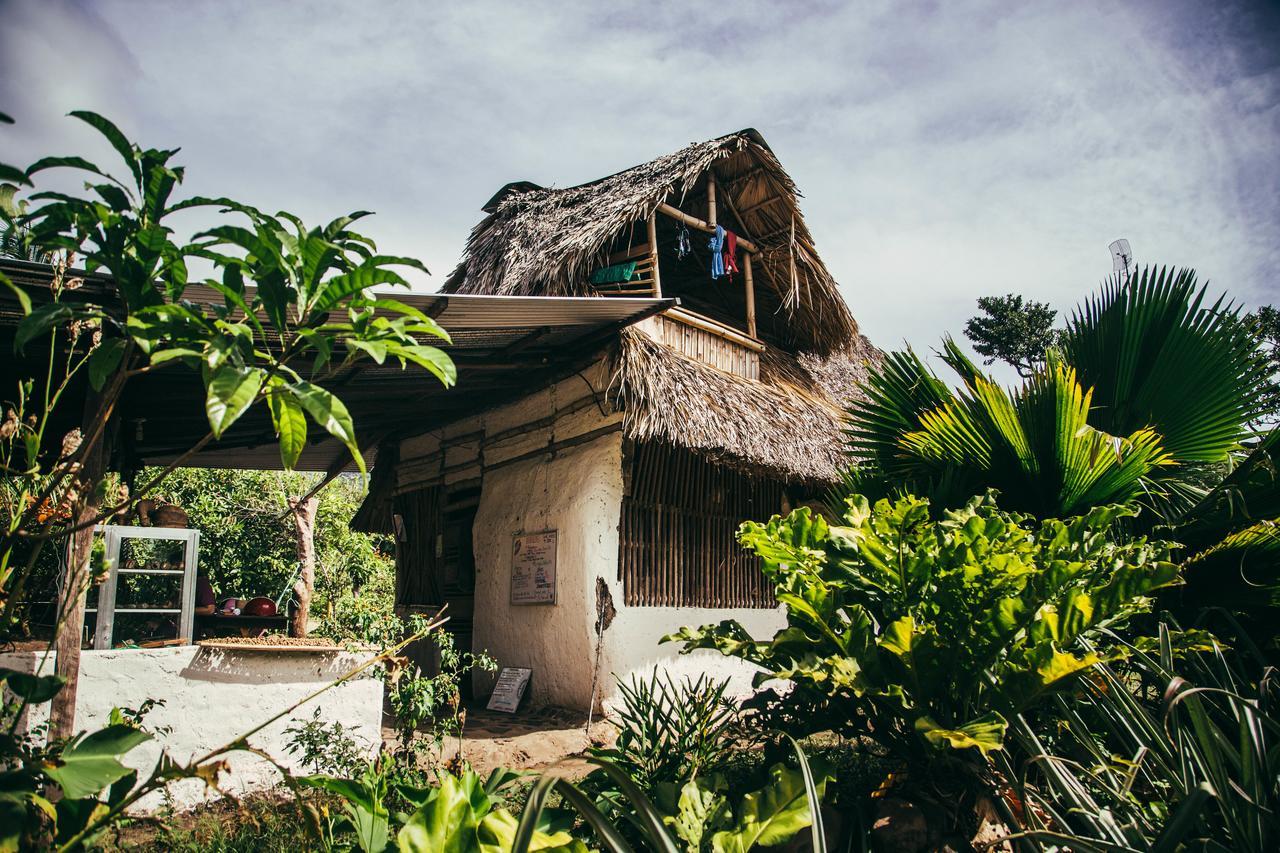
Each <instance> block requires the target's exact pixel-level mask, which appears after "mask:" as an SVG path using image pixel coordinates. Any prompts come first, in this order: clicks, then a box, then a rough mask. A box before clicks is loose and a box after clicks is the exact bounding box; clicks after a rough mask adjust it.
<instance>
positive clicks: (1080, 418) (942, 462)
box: [831, 267, 1280, 603]
mask: <svg viewBox="0 0 1280 853" xmlns="http://www.w3.org/2000/svg"><path fill="white" fill-rule="evenodd" d="M939 355H940V356H941V358H942V360H943V362H944V363H945V364H946V365H947V366H948V367H949V368H951V370H952V371H954V373H955V374H956V376H957V378H958V380H959V384H958V388H956V389H955V390H953V389H952V388H951V387H950V386H948V385H947V383H945V382H943V381H942V380H941V379H939V378H938V377H937V376H936V375H935V374H934V373H933V372H931V371H930V370H929V369H928V367H927V366H926V365H925V364H924V362H923V361H922V360H921V359H920V357H919V356H917V355H916V354H915V353H914V352H912V351H911V350H909V349H908V350H906V351H904V352H897V353H891V354H890V355H888V356H887V357H886V358H885V360H884V363H883V365H882V366H881V368H880V370H879V371H878V372H877V373H874V374H873V375H872V376H871V377H870V378H869V379H868V380H867V382H866V384H865V386H864V388H863V391H864V394H865V401H864V402H862V403H859V404H856V405H855V407H854V408H853V409H851V410H850V412H849V417H848V420H849V426H848V437H849V441H848V447H849V452H850V454H851V458H852V459H853V460H854V462H853V465H852V467H851V469H850V471H849V473H848V476H847V478H846V483H845V484H844V485H843V486H842V487H840V488H838V489H836V490H835V491H834V492H833V494H832V496H831V497H832V498H833V499H834V500H836V501H839V502H843V496H844V495H846V494H850V493H852V492H861V493H862V494H868V495H876V496H879V495H891V494H895V493H904V492H912V493H915V494H918V495H921V496H925V497H928V498H929V499H930V501H931V502H932V503H933V504H934V505H935V506H939V507H956V506H959V505H961V504H962V503H963V502H964V501H965V500H966V499H968V498H969V497H970V496H971V495H974V494H977V493H979V492H982V491H984V490H985V489H987V488H995V489H998V490H999V491H1000V493H1001V497H1000V502H1001V506H1003V507H1007V508H1009V509H1015V510H1020V511H1023V512H1028V513H1031V514H1033V515H1035V516H1038V517H1042V518H1043V517H1055V516H1069V515H1076V514H1080V513H1082V512H1085V511H1087V510H1088V509H1090V508H1091V507H1094V506H1098V505H1100V504H1107V503H1136V504H1138V505H1140V506H1142V507H1143V508H1144V511H1143V512H1142V513H1141V515H1140V516H1139V522H1138V524H1139V527H1140V531H1139V532H1154V533H1158V534H1159V535H1162V536H1165V537H1166V538H1170V539H1175V540H1177V541H1181V542H1184V544H1186V545H1187V546H1188V553H1189V554H1190V556H1189V558H1188V566H1189V569H1190V571H1189V577H1190V578H1191V579H1192V583H1193V586H1198V585H1197V584H1196V583H1195V582H1196V580H1197V579H1204V578H1212V579H1213V581H1214V584H1216V587H1217V588H1218V589H1220V590H1221V591H1223V592H1226V591H1227V588H1228V587H1230V586H1231V584H1222V583H1220V582H1221V581H1222V580H1223V576H1224V573H1223V571H1222V568H1223V566H1226V565H1228V564H1232V565H1234V564H1233V563H1232V561H1236V562H1237V563H1238V564H1239V568H1240V571H1238V572H1236V573H1235V575H1234V576H1235V578H1236V580H1238V581H1242V582H1243V583H1244V584H1245V585H1246V586H1247V588H1249V589H1253V588H1254V587H1259V586H1260V587H1263V588H1265V589H1266V590H1268V592H1267V593H1266V594H1265V595H1263V594H1261V591H1259V590H1255V591H1254V592H1253V594H1252V600H1253V602H1254V603H1257V602H1259V601H1261V600H1262V599H1264V598H1266V597H1268V596H1274V595H1275V594H1276V590H1277V584H1276V570H1275V563H1276V561H1275V556H1276V554H1277V553H1280V489H1277V483H1276V479H1275V472H1276V465H1275V462H1276V459H1277V453H1278V452H1280V445H1278V444H1277V439H1276V438H1275V435H1274V433H1272V434H1270V435H1267V436H1264V437H1260V436H1258V435H1256V434H1255V433H1253V432H1252V431H1251V428H1250V422H1251V421H1252V420H1253V419H1255V418H1256V417H1257V415H1258V414H1259V410H1260V407H1261V406H1262V405H1263V400H1264V395H1263V392H1264V390H1265V388H1266V384H1267V379H1268V372H1269V371H1268V369H1267V366H1266V364H1265V361H1264V359H1262V358H1261V356H1260V354H1259V352H1258V349H1257V345H1256V341H1255V339H1254V338H1253V337H1252V336H1251V335H1250V334H1249V332H1248V330H1247V328H1246V327H1245V325H1244V324H1243V323H1242V320H1241V317H1240V313H1239V309H1238V308H1237V307H1236V306H1234V305H1232V304H1229V303H1227V302H1226V301H1225V297H1224V298H1221V299H1218V300H1217V301H1215V302H1213V303H1211V304H1210V303H1207V302H1206V292H1205V288H1204V287H1202V286H1199V285H1197V283H1196V275H1195V272H1194V271H1192V270H1187V269H1182V270H1176V271H1175V270H1171V269H1169V268H1166V267H1162V268H1159V269H1156V268H1147V269H1144V270H1143V271H1142V272H1141V273H1140V274H1138V275H1135V276H1133V277H1132V278H1131V280H1130V281H1128V282H1120V281H1118V280H1114V281H1111V282H1108V283H1107V284H1106V285H1104V286H1103V288H1102V289H1101V291H1100V292H1099V293H1098V294H1096V295H1095V296H1093V297H1092V298H1090V299H1089V300H1087V301H1086V302H1085V303H1084V305H1082V306H1081V307H1080V308H1079V309H1078V310H1077V311H1076V312H1075V313H1074V315H1073V316H1072V317H1071V318H1070V319H1069V321H1068V325H1067V329H1066V331H1065V332H1064V334H1063V336H1062V338H1061V341H1060V344H1059V346H1058V347H1057V348H1055V349H1052V350H1050V351H1049V352H1048V353H1047V354H1046V358H1045V360H1044V364H1043V365H1042V366H1039V367H1037V368H1036V369H1035V370H1034V371H1032V373H1031V374H1030V375H1029V376H1028V377H1027V378H1025V379H1024V380H1023V381H1022V383H1021V384H1020V385H1018V386H1015V387H1013V388H1009V389H1006V388H1003V387H1001V386H1000V385H999V384H997V383H996V382H995V381H994V380H992V379H991V378H990V377H988V376H986V375H985V374H983V373H982V371H981V370H980V369H979V368H978V367H977V366H975V365H974V364H973V362H972V361H970V360H969V359H968V358H967V357H966V356H965V355H964V353H962V352H961V351H960V349H959V348H958V347H957V346H956V345H955V343H954V342H953V341H952V340H951V339H950V338H947V339H945V340H944V341H943V346H942V351H941V352H940V353H939ZM1240 561H1244V562H1240ZM1246 562H1247V563H1249V564H1250V566H1252V567H1253V571H1252V573H1251V574H1248V575H1246V574H1245V572H1244V568H1245V563H1246ZM1211 566H1216V567H1217V569H1218V570H1216V571H1210V570H1209V567H1211ZM1207 586H1208V587H1209V588H1210V589H1212V588H1213V585H1207ZM1241 591H1242V587H1241V584H1240V583H1237V584H1235V589H1234V594H1236V595H1237V597H1238V596H1239V593H1240V592H1241Z"/></svg>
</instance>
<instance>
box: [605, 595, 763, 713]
mask: <svg viewBox="0 0 1280 853" xmlns="http://www.w3.org/2000/svg"><path fill="white" fill-rule="evenodd" d="M609 589H610V592H611V593H612V595H613V601H614V606H615V607H617V610H618V615H617V616H616V617H615V618H614V620H613V624H612V625H611V626H610V627H609V630H608V631H606V632H605V644H604V654H603V655H602V658H603V663H602V666H601V669H602V670H603V673H604V675H605V677H606V678H607V681H606V682H604V684H603V686H604V687H606V688H607V690H604V691H602V692H601V696H602V697H603V700H604V705H605V707H606V709H608V708H610V707H612V705H613V700H614V699H615V698H616V696H617V687H616V682H615V680H614V677H615V676H616V677H617V679H619V680H621V681H623V682H624V683H626V682H629V681H630V679H631V678H632V677H633V676H638V677H640V678H645V677H648V675H649V674H650V673H652V672H653V671H654V669H658V668H660V669H662V670H663V671H665V672H669V673H671V674H672V675H674V676H675V677H676V678H683V677H684V676H689V677H692V678H697V677H698V675H699V674H700V673H706V674H707V675H709V676H711V677H712V678H714V679H716V680H717V681H720V680H723V679H725V678H727V679H729V691H728V692H729V694H730V695H731V696H734V697H736V698H739V699H741V698H746V697H747V696H750V695H751V693H752V692H753V689H754V688H753V687H752V684H751V682H752V679H753V678H754V677H755V673H756V672H757V671H758V668H757V667H755V666H751V665H748V664H746V663H744V662H743V661H740V660H738V659H737V658H730V657H725V656H724V655H722V654H720V653H719V652H716V651H711V650H708V649H699V650H697V651H693V652H690V653H689V654H687V655H682V654H680V648H681V645H680V643H663V644H662V645H659V641H660V640H661V639H662V638H663V637H664V636H666V635H667V634H673V633H675V632H676V631H678V630H680V628H682V627H684V626H686V625H692V626H698V625H707V624H711V623H716V622H721V621H723V620H725V619H736V620H737V621H738V622H740V623H741V624H742V627H744V628H746V629H747V631H748V633H750V634H751V636H753V637H755V638H756V639H758V640H767V639H770V638H771V637H773V635H774V634H775V633H777V631H778V630H779V629H781V628H782V627H784V626H785V625H786V621H787V620H786V616H785V615H784V611H783V610H782V609H781V608H774V609H769V610H763V609H760V610H748V609H742V608H739V609H727V608H725V609H712V608H701V607H627V606H626V605H624V604H622V603H621V602H622V583H621V582H620V581H619V582H615V583H611V584H609Z"/></svg>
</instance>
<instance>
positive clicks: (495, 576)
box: [473, 432, 622, 710]
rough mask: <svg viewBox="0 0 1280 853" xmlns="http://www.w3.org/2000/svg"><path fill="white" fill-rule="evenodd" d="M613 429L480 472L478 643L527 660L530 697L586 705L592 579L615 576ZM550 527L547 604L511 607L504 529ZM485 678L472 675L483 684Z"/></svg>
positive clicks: (616, 443)
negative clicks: (551, 574) (552, 560)
mask: <svg viewBox="0 0 1280 853" xmlns="http://www.w3.org/2000/svg"><path fill="white" fill-rule="evenodd" d="M621 459H622V435H621V433H618V432H615V433H612V434H610V435H607V436H603V437H601V438H598V439H596V440H595V441H593V442H591V443H589V444H584V445H580V446H578V447H572V448H569V449H567V450H565V451H563V452H561V453H560V454H557V455H556V457H555V458H553V459H550V460H545V459H542V458H538V459H532V460H528V461H526V462H521V463H517V464H514V465H509V466H506V467H503V468H497V469H495V470H492V471H488V472H486V474H485V479H484V488H483V490H482V491H481V494H480V506H479V508H478V510H477V512H476V523H475V527H474V531H475V534H474V544H475V553H476V615H475V632H474V634H473V637H474V641H475V645H476V647H477V648H482V649H486V650H488V652H489V653H490V654H492V655H493V656H494V657H496V658H497V659H498V661H499V663H500V664H502V665H503V666H526V667H530V668H532V669H533V680H532V682H531V684H530V698H531V700H532V701H533V702H534V703H535V704H555V705H563V706H566V707H578V708H582V709H583V710H585V709H586V706H587V702H588V700H589V697H590V695H591V663H592V633H591V622H592V618H593V614H594V612H595V578H596V576H597V575H601V576H604V577H613V576H616V575H617V560H618V515H619V509H620V503H619V501H620V498H621V494H622V465H621ZM539 530H556V531H558V537H557V543H556V544H557V554H556V603H555V604H554V605H524V606H512V605H511V604H510V603H509V601H510V593H511V546H512V537H513V536H514V535H516V534H518V533H522V532H536V531H539ZM483 687H484V685H481V684H477V689H478V690H480V691H483Z"/></svg>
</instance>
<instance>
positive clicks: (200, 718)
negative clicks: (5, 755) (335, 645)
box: [0, 646, 382, 811]
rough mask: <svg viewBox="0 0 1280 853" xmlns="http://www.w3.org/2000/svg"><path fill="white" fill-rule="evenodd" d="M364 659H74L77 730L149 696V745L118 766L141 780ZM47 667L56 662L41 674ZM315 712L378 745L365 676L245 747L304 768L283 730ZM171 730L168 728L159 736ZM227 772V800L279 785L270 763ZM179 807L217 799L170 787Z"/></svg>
mask: <svg viewBox="0 0 1280 853" xmlns="http://www.w3.org/2000/svg"><path fill="white" fill-rule="evenodd" d="M41 656H42V654H41V653H38V652H18V653H12V654H6V655H0V667H8V668H10V669H18V670H23V671H27V672H33V671H35V668H36V666H37V665H38V659H39V658H40V657H41ZM362 660H363V657H362V656H360V655H357V654H351V653H347V652H335V653H323V654H301V653H296V652H294V653H278V652H239V651H236V652H224V651H218V650H212V649H203V648H199V647H196V646H177V647H172V648H165V649H120V650H103V651H93V650H88V651H84V652H82V653H81V657H80V682H79V689H78V692H77V694H76V727H77V729H95V728H100V727H102V726H104V725H106V724H107V721H108V717H109V715H110V713H111V709H112V708H115V707H126V708H137V707H139V706H140V705H142V703H143V702H144V701H146V700H147V699H148V698H152V699H162V700H164V705H163V706H160V707H157V708H155V709H154V710H153V711H152V712H151V713H150V714H148V715H147V717H146V719H145V721H144V725H146V726H147V727H148V728H149V729H151V730H153V731H156V732H157V734H156V738H155V740H154V741H151V742H149V743H145V744H143V745H142V746H139V747H138V748H136V749H135V750H133V751H132V752H131V753H129V755H128V756H126V757H125V759H124V763H125V764H127V765H129V766H130V767H134V768H137V769H139V770H140V771H141V773H140V774H139V775H142V776H145V775H146V773H147V772H148V771H149V770H150V768H152V767H154V766H155V762H156V760H157V759H158V758H159V755H160V751H161V749H162V748H163V749H164V750H165V751H167V752H168V753H169V755H170V756H172V757H173V758H174V759H175V760H177V761H179V762H182V763H186V762H188V761H190V760H191V759H192V758H194V757H198V756H202V755H204V754H206V753H208V752H209V751H210V750H213V749H215V748H216V747H218V746H221V745H222V744H224V743H227V742H228V741H230V740H232V739H234V738H235V737H237V736H238V735H240V734H242V733H244V732H246V731H248V730H249V729H251V728H253V727H254V726H255V725H258V724H259V723H262V722H263V721H265V720H267V719H270V718H271V717H272V716H274V715H275V714H277V713H279V712H280V711H282V710H284V709H285V708H287V707H288V706H290V705H292V704H293V703H295V702H297V701H299V700H300V699H302V698H304V697H305V696H307V695H308V694H310V693H312V692H314V691H316V690H318V689H319V688H321V687H323V686H324V685H325V684H328V683H330V682H332V681H333V680H334V679H336V678H338V677H339V676H341V675H343V674H344V673H346V672H348V671H349V670H351V669H352V668H354V667H355V666H356V665H357V664H359V663H360V662H361V661H362ZM52 670H53V656H52V655H50V660H49V662H48V663H46V664H45V665H44V669H43V671H44V672H46V673H47V672H51V671H52ZM316 708H319V709H320V716H321V718H322V719H323V720H324V721H325V722H327V723H332V722H340V723H342V725H343V727H344V728H345V729H347V730H349V731H350V733H351V735H352V737H354V738H355V739H356V740H357V742H358V743H359V744H360V745H361V746H362V747H364V748H366V749H367V750H368V752H369V754H370V755H372V754H373V753H374V752H375V751H376V749H377V748H378V746H379V745H380V744H381V742H382V682H381V680H380V679H378V678H376V677H373V676H370V675H367V674H366V675H363V676H362V677H360V678H356V679H353V680H351V681H348V682H346V683H345V684H342V685H339V686H338V687H334V688H332V689H330V690H328V691H326V692H325V693H323V694H321V695H320V696H319V697H317V698H315V699H313V700H311V701H310V702H308V703H306V704H305V705H302V706H301V707H299V708H297V709H296V710H294V711H293V712H292V713H291V714H290V715H289V716H287V717H285V718H283V719H281V720H279V721H277V722H275V723H273V724H271V725H270V726H268V727H267V728H266V729H264V730H263V731H261V732H259V733H258V734H257V735H254V736H253V737H252V738H250V740H249V744H250V745H251V746H253V747H256V748H258V749H261V750H263V751H264V752H266V753H267V754H268V755H270V756H271V757H272V758H273V759H275V760H276V761H277V762H279V763H280V764H281V765H283V766H285V767H287V768H289V769H290V770H291V771H304V770H305V768H303V767H301V765H300V764H299V762H298V760H297V759H296V758H295V757H292V756H290V755H289V754H288V752H287V751H286V747H287V745H288V742H289V738H288V737H287V736H286V735H285V734H284V730H285V729H287V728H290V727H294V726H296V725H298V724H300V723H303V722H306V721H308V720H310V719H311V715H312V713H313V712H314V710H315V709H316ZM47 718H48V706H47V705H45V706H42V707H37V708H33V709H32V711H31V712H30V713H29V714H28V719H27V725H28V726H34V725H38V724H39V723H41V722H43V721H44V720H46V719H47ZM165 728H169V729H170V731H168V732H165V731H163V730H164V729H165ZM227 760H228V761H229V763H230V772H228V773H225V774H223V775H222V777H221V781H220V784H221V785H222V787H223V790H225V791H226V793H228V794H233V795H238V794H243V793H246V792H249V791H254V790H262V789H264V788H269V787H272V786H274V785H275V784H277V783H278V782H279V781H280V778H281V777H280V773H279V772H278V771H277V770H276V769H275V768H274V767H272V765H271V764H270V762H268V761H266V760H265V759H263V758H260V757H258V756H256V755H251V754H248V753H232V754H230V755H229V756H228V759H227ZM170 794H171V796H172V798H173V802H174V804H175V806H176V807H178V808H189V807H191V806H194V805H196V804H197V803H199V802H202V801H203V800H206V799H216V798H217V796H218V794H217V792H215V791H212V790H211V789H208V788H206V786H205V785H204V784H203V783H202V782H200V781H198V780H183V781H179V782H175V783H173V784H172V785H171V786H170ZM162 802H163V798H162V797H161V796H160V795H159V794H158V793H157V794H153V795H149V796H148V797H146V798H144V799H143V800H141V801H139V804H138V808H137V811H152V810H154V809H156V808H158V807H159V806H160V805H161V804H162Z"/></svg>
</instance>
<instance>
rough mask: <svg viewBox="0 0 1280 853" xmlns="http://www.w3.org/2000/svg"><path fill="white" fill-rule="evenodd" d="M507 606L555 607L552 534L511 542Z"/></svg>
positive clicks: (546, 532)
mask: <svg viewBox="0 0 1280 853" xmlns="http://www.w3.org/2000/svg"><path fill="white" fill-rule="evenodd" d="M511 603H512V604H555V603H556V531H554V530H544V531H542V532H541V533H522V534H517V535H516V536H513V537H512V538H511Z"/></svg>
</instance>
